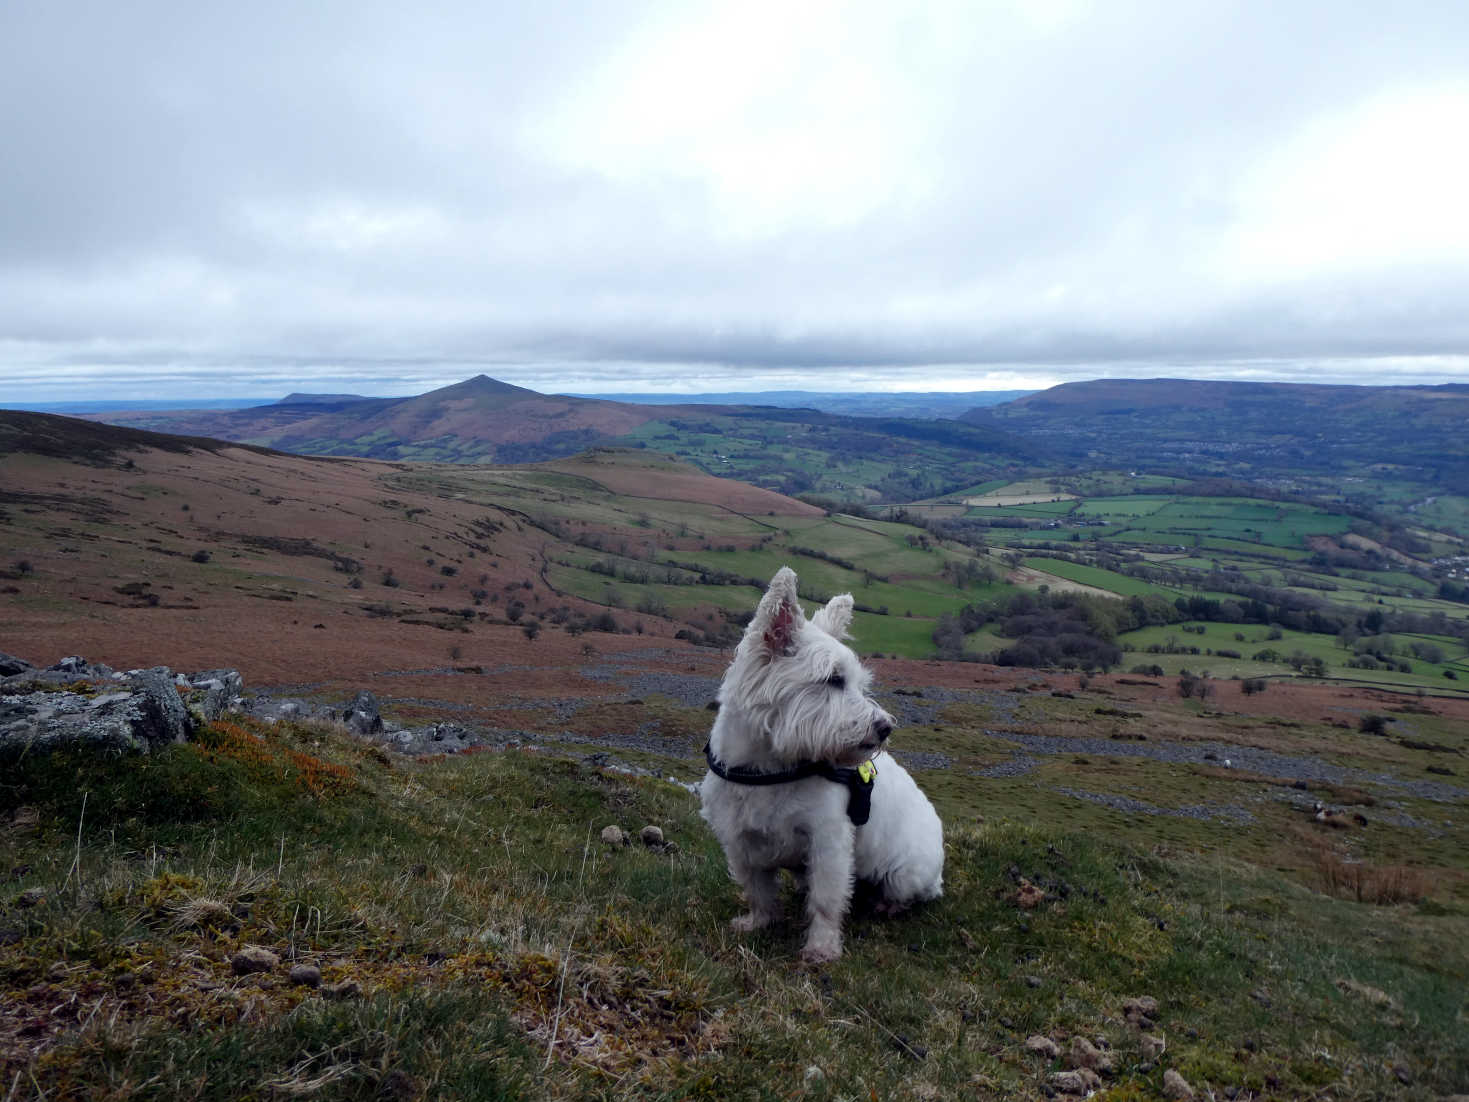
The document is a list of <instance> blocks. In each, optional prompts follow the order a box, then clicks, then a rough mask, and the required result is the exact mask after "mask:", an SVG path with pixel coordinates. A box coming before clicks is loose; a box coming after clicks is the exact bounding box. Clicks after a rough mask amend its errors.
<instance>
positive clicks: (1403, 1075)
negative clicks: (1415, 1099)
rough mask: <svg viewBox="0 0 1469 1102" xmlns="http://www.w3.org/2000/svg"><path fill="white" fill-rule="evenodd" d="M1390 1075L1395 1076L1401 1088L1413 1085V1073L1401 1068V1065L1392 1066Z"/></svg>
mask: <svg viewBox="0 0 1469 1102" xmlns="http://www.w3.org/2000/svg"><path fill="white" fill-rule="evenodd" d="M1392 1073H1393V1074H1394V1075H1395V1076H1397V1079H1398V1082H1399V1083H1401V1084H1402V1085H1403V1086H1405V1087H1410V1086H1412V1085H1413V1073H1412V1072H1411V1071H1409V1070H1408V1069H1407V1068H1405V1067H1403V1065H1402V1064H1396V1065H1394V1067H1393V1069H1392Z"/></svg>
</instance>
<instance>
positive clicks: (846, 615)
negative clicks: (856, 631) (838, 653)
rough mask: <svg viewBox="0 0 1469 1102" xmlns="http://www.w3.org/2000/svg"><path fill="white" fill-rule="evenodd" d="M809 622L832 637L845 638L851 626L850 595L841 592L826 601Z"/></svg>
mask: <svg viewBox="0 0 1469 1102" xmlns="http://www.w3.org/2000/svg"><path fill="white" fill-rule="evenodd" d="M811 622H812V623H813V624H815V625H816V626H817V627H819V628H820V629H821V630H822V631H824V632H826V634H828V635H830V636H831V637H832V638H833V639H846V638H847V629H848V628H849V627H851V626H852V595H851V594H850V593H843V594H841V595H839V596H836V597H833V598H832V599H831V600H829V601H827V602H826V607H825V608H823V609H821V610H820V611H819V612H817V613H816V615H815V616H813V617H811Z"/></svg>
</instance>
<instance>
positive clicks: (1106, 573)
mask: <svg viewBox="0 0 1469 1102" xmlns="http://www.w3.org/2000/svg"><path fill="white" fill-rule="evenodd" d="M1024 561H1025V565H1026V566H1028V567H1030V568H1031V569H1033V570H1041V571H1044V572H1045V573H1047V574H1054V575H1056V577H1058V578H1066V579H1067V580H1069V581H1073V582H1080V583H1081V584H1083V585H1090V586H1096V587H1097V588H1098V589H1106V590H1109V591H1111V592H1113V593H1116V594H1118V595H1119V596H1123V597H1131V596H1133V595H1135V594H1136V595H1142V594H1148V593H1153V594H1159V595H1162V596H1166V597H1170V598H1172V597H1177V596H1178V595H1179V594H1181V593H1182V592H1183V591H1182V590H1179V589H1173V588H1170V587H1167V586H1160V585H1154V584H1153V583H1151V582H1145V581H1142V580H1140V579H1138V578H1130V577H1128V576H1127V575H1126V574H1118V573H1117V572H1116V571H1113V570H1103V569H1101V568H1099V567H1095V566H1083V565H1081V564H1080V563H1074V562H1067V561H1065V560H1064V559H1047V558H1036V557H1030V558H1027V559H1025V560H1024Z"/></svg>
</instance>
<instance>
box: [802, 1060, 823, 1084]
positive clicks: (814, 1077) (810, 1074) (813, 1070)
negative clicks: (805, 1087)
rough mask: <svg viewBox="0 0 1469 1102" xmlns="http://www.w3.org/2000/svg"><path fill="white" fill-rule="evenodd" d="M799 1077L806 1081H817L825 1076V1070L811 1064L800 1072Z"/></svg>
mask: <svg viewBox="0 0 1469 1102" xmlns="http://www.w3.org/2000/svg"><path fill="white" fill-rule="evenodd" d="M801 1078H802V1080H803V1081H805V1082H806V1083H819V1082H821V1081H822V1080H823V1079H825V1078H826V1072H824V1071H822V1070H821V1069H820V1068H819V1067H817V1066H816V1065H815V1064H812V1065H810V1066H809V1067H808V1068H807V1069H806V1070H805V1072H803V1073H802V1075H801Z"/></svg>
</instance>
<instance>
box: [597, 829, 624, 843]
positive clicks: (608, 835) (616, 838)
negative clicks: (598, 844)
mask: <svg viewBox="0 0 1469 1102" xmlns="http://www.w3.org/2000/svg"><path fill="white" fill-rule="evenodd" d="M602 841H604V842H606V843H607V844H608V845H609V846H625V845H627V835H626V834H624V833H623V832H622V828H621V827H620V826H616V825H611V826H604V827H603V828H602Z"/></svg>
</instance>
